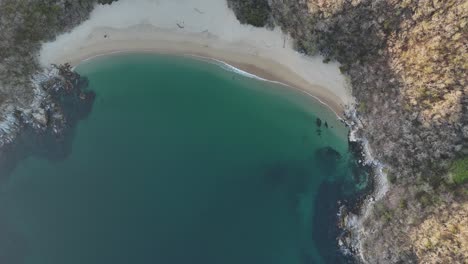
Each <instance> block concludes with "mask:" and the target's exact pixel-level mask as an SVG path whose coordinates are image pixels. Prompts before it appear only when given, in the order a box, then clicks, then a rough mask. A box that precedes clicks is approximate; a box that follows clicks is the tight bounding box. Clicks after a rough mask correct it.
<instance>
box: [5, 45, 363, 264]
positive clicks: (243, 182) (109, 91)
mask: <svg viewBox="0 0 468 264" xmlns="http://www.w3.org/2000/svg"><path fill="white" fill-rule="evenodd" d="M77 71H78V72H79V73H80V74H81V75H82V76H85V77H86V78H88V81H89V86H88V89H89V90H91V91H93V92H95V93H96V99H95V101H94V104H93V108H92V111H91V112H90V114H89V115H88V116H87V117H86V118H85V119H84V120H82V121H80V122H79V123H78V125H77V126H76V128H75V130H74V131H73V133H72V134H73V137H72V139H71V140H70V149H69V151H68V152H67V154H66V155H65V154H63V155H64V156H63V157H61V158H58V159H51V158H50V157H48V156H47V155H42V154H38V153H41V152H34V154H33V155H28V156H27V157H26V158H24V159H22V160H21V161H19V162H18V163H17V164H16V167H15V168H14V170H13V171H12V173H11V175H9V177H8V180H6V181H5V182H4V183H2V185H1V189H0V190H1V192H0V214H1V218H0V234H2V233H3V235H1V236H0V263H8V264H16V263H24V264H85V263H87V264H98V263H99V264H104V263H112V264H120V263H135V264H147V263H148V264H149V263H157V264H250V263H252V264H309V263H340V262H341V263H345V262H346V260H345V258H343V257H342V256H341V254H340V253H339V251H338V247H337V245H336V244H337V243H336V238H335V237H336V235H337V234H338V233H337V232H338V230H337V228H336V220H337V218H336V213H337V208H338V203H337V202H338V200H343V199H348V198H349V197H354V196H355V195H356V194H357V193H358V192H359V189H360V188H359V187H358V185H359V184H362V181H363V179H365V176H366V174H365V172H364V171H362V170H361V169H360V168H359V166H357V162H356V159H357V158H355V157H354V155H353V153H352V152H351V151H350V147H349V145H348V141H347V138H346V135H347V129H346V128H345V127H344V125H343V124H342V123H341V122H340V121H339V120H338V119H337V118H336V116H335V115H334V114H333V113H332V112H331V111H329V110H328V109H326V107H324V106H323V105H321V104H320V103H318V102H317V101H315V100H314V99H312V98H310V97H307V96H305V95H304V94H303V93H300V92H298V91H294V90H292V89H287V88H284V87H281V86H279V85H276V84H272V83H267V82H263V81H259V80H256V79H253V78H248V77H246V76H242V75H239V74H237V73H235V72H232V71H228V70H226V69H224V68H223V67H220V66H219V65H217V64H215V63H211V62H206V61H200V60H194V59H190V58H186V57H176V56H163V55H151V54H127V55H116V56H111V57H101V58H96V59H93V60H91V61H88V62H85V63H83V64H81V65H80V66H79V67H78V68H77ZM51 144H52V143H51ZM40 148H41V149H42V148H46V149H47V144H46V146H45V147H44V144H42V145H41V146H40Z"/></svg>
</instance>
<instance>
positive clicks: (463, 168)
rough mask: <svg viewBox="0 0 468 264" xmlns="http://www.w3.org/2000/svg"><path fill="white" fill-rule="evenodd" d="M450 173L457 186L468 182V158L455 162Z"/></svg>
mask: <svg viewBox="0 0 468 264" xmlns="http://www.w3.org/2000/svg"><path fill="white" fill-rule="evenodd" d="M449 171H450V173H451V174H452V180H453V182H454V183H455V184H463V183H465V182H468V157H465V158H462V159H458V160H455V161H454V162H453V163H452V165H451V166H450V170H449Z"/></svg>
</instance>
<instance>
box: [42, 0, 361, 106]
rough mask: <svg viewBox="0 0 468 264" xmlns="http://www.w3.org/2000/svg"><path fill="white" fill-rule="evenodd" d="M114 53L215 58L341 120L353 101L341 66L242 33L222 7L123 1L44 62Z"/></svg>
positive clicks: (280, 40) (50, 48)
mask: <svg viewBox="0 0 468 264" xmlns="http://www.w3.org/2000/svg"><path fill="white" fill-rule="evenodd" d="M114 52H158V53H169V54H184V55H197V56H203V57H209V58H213V59H218V60H222V61H225V62H227V63H229V64H231V65H234V66H235V67H237V68H240V69H243V70H245V71H247V72H251V73H254V74H255V75H258V76H260V77H263V78H265V79H269V80H273V81H279V82H282V83H284V84H286V85H288V86H291V87H294V88H298V89H301V90H302V91H304V92H306V93H308V94H310V95H312V96H314V97H317V98H318V99H320V101H322V102H324V103H326V104H327V105H328V106H330V108H331V109H332V110H334V111H335V112H337V113H339V114H341V113H342V112H343V108H344V106H345V105H348V104H351V103H352V102H353V98H352V96H351V95H350V93H351V91H350V90H349V88H347V87H348V86H347V84H346V80H345V77H344V76H343V75H342V74H341V73H340V72H339V69H338V66H339V65H338V64H337V63H328V64H324V63H322V60H323V58H322V57H319V56H316V57H307V56H304V55H302V54H299V53H297V52H295V51H294V50H293V49H292V41H291V40H290V38H288V37H287V36H286V35H284V34H282V33H281V31H280V30H279V29H275V30H267V29H264V28H254V27H252V26H247V25H241V24H240V23H239V22H238V21H237V19H236V18H235V15H234V13H233V12H232V11H231V10H230V9H229V8H228V7H227V3H226V2H225V1H224V0H119V1H118V2H115V3H113V4H112V5H103V6H101V5H99V6H97V7H96V8H95V10H94V11H93V12H92V13H91V17H90V19H89V20H87V21H85V22H84V23H82V24H81V25H79V26H78V27H76V28H75V29H73V30H72V31H71V32H69V33H66V34H63V35H60V36H58V37H57V39H56V40H55V41H53V42H49V43H44V44H43V46H42V50H41V53H40V57H39V60H40V62H41V64H42V65H43V66H44V67H47V66H48V65H50V64H51V63H56V64H59V63H65V62H69V63H71V64H72V65H76V64H78V63H80V62H81V61H83V60H85V59H89V58H92V57H94V56H97V55H102V54H110V53H114Z"/></svg>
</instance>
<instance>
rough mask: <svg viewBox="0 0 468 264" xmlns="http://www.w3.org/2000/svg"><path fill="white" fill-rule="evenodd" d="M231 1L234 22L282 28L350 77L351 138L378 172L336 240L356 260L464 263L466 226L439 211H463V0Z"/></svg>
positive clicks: (466, 104)
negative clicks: (370, 190)
mask: <svg viewBox="0 0 468 264" xmlns="http://www.w3.org/2000/svg"><path fill="white" fill-rule="evenodd" d="M228 2H229V4H230V6H231V8H232V9H233V10H234V11H235V12H236V14H237V16H238V18H239V20H240V21H241V22H244V23H249V24H252V25H254V26H267V27H268V26H272V25H279V26H281V28H282V29H283V30H284V31H285V32H288V33H289V34H290V35H291V37H292V38H293V39H295V41H296V48H297V50H298V51H300V52H303V53H305V54H309V55H313V54H322V55H323V56H325V57H326V59H325V60H324V62H325V63H327V62H328V61H330V60H336V61H338V62H340V63H341V68H340V69H341V71H342V73H343V74H346V75H347V76H348V77H349V79H350V82H351V85H352V88H353V96H354V97H355V98H356V101H357V104H356V106H355V112H350V115H348V117H349V118H348V122H349V123H350V125H351V128H352V129H353V131H354V132H353V134H352V136H353V138H359V139H361V142H362V143H363V146H364V149H365V150H366V152H367V153H368V154H370V155H369V157H373V159H374V160H378V162H374V163H375V165H377V166H376V169H377V171H378V172H380V173H378V174H376V175H379V176H378V177H376V186H377V187H376V188H375V192H374V193H373V194H372V195H370V196H369V197H368V199H366V202H364V203H362V206H361V210H360V211H359V212H358V213H352V214H351V213H344V212H342V215H343V217H344V220H345V221H343V225H342V226H344V227H346V233H347V234H348V235H347V237H346V238H344V239H342V240H341V242H342V245H344V246H347V247H348V248H349V249H350V251H353V252H355V255H356V257H357V259H358V260H359V261H360V262H364V263H418V262H420V263H466V261H467V259H468V256H467V255H466V253H465V252H468V248H467V247H466V241H468V237H467V235H466V234H467V231H468V230H467V228H466V226H464V225H463V223H462V222H460V221H458V222H457V223H452V224H453V225H454V226H456V227H455V228H452V232H451V233H450V232H449V233H447V231H446V230H445V231H444V228H442V226H444V224H443V223H436V221H435V219H447V218H446V217H445V216H446V215H450V214H452V215H454V218H455V219H461V218H462V216H463V215H465V214H466V207H467V206H466V205H467V204H468V192H467V191H466V187H467V181H468V180H467V179H468V175H467V174H468V170H467V169H466V168H467V164H468V156H467V155H468V132H467V131H468V96H467V94H468V90H467V89H468V86H467V83H466V72H467V71H468V69H467V65H468V64H467V63H468V56H467V55H466V54H468V51H467V45H466V39H467V36H468V32H467V31H466V28H467V27H466V25H467V24H468V6H467V3H466V1H463V0H449V1H438V0H434V1H417V0H389V1H374V0H353V1H344V0H343V1H319V0H307V1H295V0H288V1H279V0H268V1H267V0H249V1H239V0H229V1H228ZM246 9H248V10H249V12H247V15H246V13H245V10H246ZM265 14H267V15H265ZM452 205H456V206H455V207H453V206H452ZM458 216H459V217H458ZM431 219H432V220H431ZM428 221H429V223H432V226H433V227H434V230H440V231H436V232H435V234H433V233H431V232H429V231H428V230H429V229H428V228H427V226H426V224H425V223H427V222H428ZM444 221H447V220H444ZM424 230H425V231H424ZM345 242H346V243H345ZM345 244H347V245H345Z"/></svg>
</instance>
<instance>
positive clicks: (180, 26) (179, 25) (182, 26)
mask: <svg viewBox="0 0 468 264" xmlns="http://www.w3.org/2000/svg"><path fill="white" fill-rule="evenodd" d="M176 24H177V26H178V27H179V28H185V26H184V25H183V24H184V22H182V25H181V24H179V23H176Z"/></svg>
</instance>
